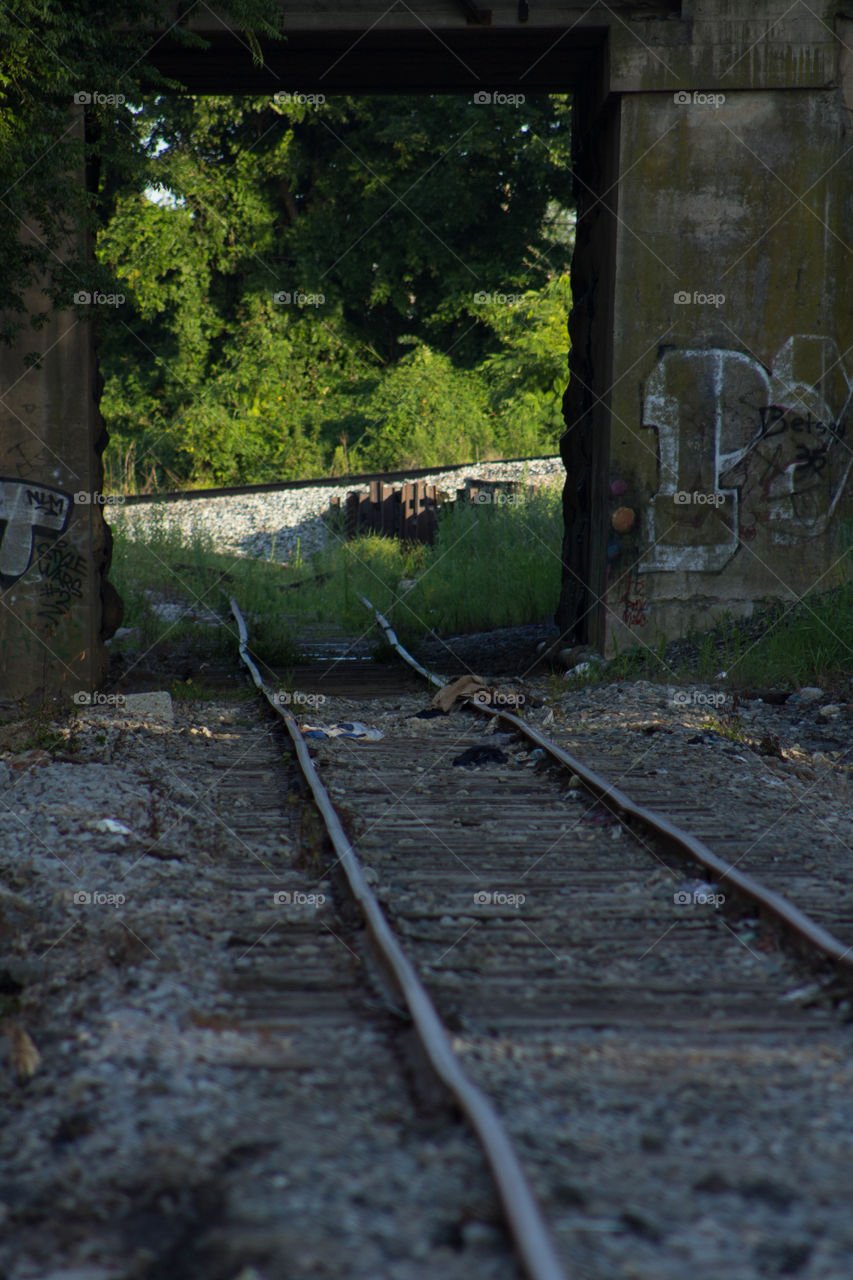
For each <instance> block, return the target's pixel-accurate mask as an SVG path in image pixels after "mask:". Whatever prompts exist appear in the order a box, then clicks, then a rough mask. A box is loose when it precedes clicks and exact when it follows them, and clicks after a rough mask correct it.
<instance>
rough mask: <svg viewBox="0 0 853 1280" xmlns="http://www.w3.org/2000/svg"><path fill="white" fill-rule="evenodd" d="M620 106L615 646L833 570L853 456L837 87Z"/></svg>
mask: <svg viewBox="0 0 853 1280" xmlns="http://www.w3.org/2000/svg"><path fill="white" fill-rule="evenodd" d="M619 116H620V172H621V175H622V176H621V177H620V180H619V189H618V220H617V224H616V230H615V234H614V243H613V255H614V263H615V288H614V295H613V313H612V314H613V337H614V341H613V366H612V370H611V371H610V375H609V377H608V378H606V379H605V385H607V387H608V390H609V410H610V413H609V417H610V443H609V474H608V476H607V478H606V479H607V482H609V485H610V486H615V491H614V490H613V489H611V492H610V493H609V494H607V500H608V503H609V509H610V514H611V517H612V515H614V514H615V512H616V511H617V510H618V508H620V507H621V508H629V509H630V512H631V513H632V515H633V523H631V520H630V519H629V518H626V517H625V516H624V513H623V515H622V520H621V523H622V524H623V526H624V527H623V528H621V529H620V528H611V529H610V531H609V535H608V537H609V547H608V551H609V555H608V559H607V565H608V570H607V571H608V575H609V576H608V585H607V616H606V644H607V646H608V648H609V649H611V650H612V648H613V646H614V644H617V645H618V646H619V647H620V648H624V647H625V646H626V645H628V644H636V643H640V644H649V645H652V644H656V643H657V642H658V641H659V640H660V639H661V638H662V637H666V638H668V639H669V638H673V637H674V636H678V635H682V634H684V632H685V631H686V630H687V629H689V628H691V627H694V626H695V627H701V626H707V625H709V624H710V623H711V622H712V621H713V620H714V618H715V617H719V616H721V615H722V614H723V613H724V612H728V613H731V614H734V615H748V614H749V613H750V612H751V611H752V608H753V606H754V604H755V602H757V601H771V600H787V601H794V600H797V599H799V598H800V597H802V596H803V595H805V594H806V593H807V592H808V591H810V590H812V589H823V590H825V589H827V588H829V587H831V586H832V585H834V584H835V583H837V582H838V581H839V580H840V579H841V578H843V577H844V576H845V575H846V574H847V573H848V571H849V565H848V561H847V556H846V550H847V548H846V546H845V544H844V540H843V533H842V531H843V521H844V517H845V516H847V517H848V518H849V516H850V514H851V502H850V485H849V477H850V473H851V463H853V294H851V288H850V281H851V278H853V247H852V246H853V192H851V187H850V184H849V182H848V181H847V176H848V175H849V156H847V157H846V158H845V153H846V152H847V151H848V149H849V146H850V136H849V134H848V133H847V132H846V131H845V126H846V124H847V119H846V111H845V108H844V104H843V101H842V97H841V94H840V93H839V92H838V90H837V89H833V88H828V89H802V90H801V89H798V88H792V89H788V88H772V89H765V90H742V89H735V90H733V91H732V90H727V91H725V92H723V91H715V90H707V91H705V90H695V91H688V90H684V91H675V92H637V93H626V94H623V95H621V96H620V99H619ZM619 523H620V520H619V519H618V518H617V520H616V524H617V525H618V524H619Z"/></svg>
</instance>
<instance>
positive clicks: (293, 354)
mask: <svg viewBox="0 0 853 1280" xmlns="http://www.w3.org/2000/svg"><path fill="white" fill-rule="evenodd" d="M568 121H569V107H568V102H567V100H566V99H565V97H560V96H559V95H552V96H550V97H549V96H546V95H542V96H540V97H537V98H531V99H529V100H528V103H527V104H526V105H525V109H524V112H523V113H521V112H519V111H518V110H517V109H516V108H514V107H507V108H505V109H495V110H486V111H484V110H483V108H481V107H479V106H475V105H474V104H473V103H472V102H470V101H469V100H466V99H463V98H462V97H435V96H428V97H418V98H400V97H391V98H386V97H381V98H359V99H353V98H346V97H341V98H334V99H332V100H330V101H328V102H326V103H325V104H322V105H320V106H316V107H312V106H310V105H307V104H306V103H304V102H300V101H298V100H296V99H291V100H290V101H288V102H277V101H275V100H274V99H270V98H263V99H262V98H244V99H233V98H227V99H225V98H203V99H199V98H169V97H166V96H158V97H155V98H153V99H150V100H147V101H146V102H145V103H144V106H143V107H142V108H141V109H140V111H139V112H138V115H137V119H136V126H135V127H136V129H137V133H138V135H139V138H140V139H141V140H142V144H143V145H144V148H145V150H146V154H147V157H148V164H149V170H148V173H149V181H150V183H151V188H149V195H150V194H152V193H153V192H152V189H153V188H154V187H156V188H157V189H158V190H159V191H160V196H159V197H158V198H160V199H161V201H162V203H161V204H160V205H155V204H152V203H151V200H150V199H147V198H145V197H144V196H142V195H141V194H140V193H139V192H138V191H134V192H127V193H126V194H125V195H123V196H122V197H121V199H120V200H119V201H118V204H117V208H116V212H115V215H114V216H113V218H112V219H111V220H110V222H109V225H108V226H107V228H106V230H105V232H104V233H103V234H102V236H101V237H100V240H99V244H98V256H99V259H100V261H101V264H102V267H103V269H104V270H105V271H109V272H110V273H111V274H112V275H113V276H114V277H115V279H117V280H118V281H120V283H121V288H122V290H123V291H124V292H125V294H126V296H127V298H128V305H127V306H126V307H125V308H124V309H123V314H122V315H121V316H119V317H117V318H116V320H115V321H114V322H113V323H111V324H110V325H109V326H104V330H103V333H102V337H101V362H102V367H103V368H104V371H105V373H106V375H107V386H106V393H105V396H104V400H103V406H102V407H103V412H104V414H105V417H106V418H107V421H108V424H109V425H110V429H111V431H112V432H113V436H114V440H115V444H114V451H113V458H114V460H115V461H114V463H113V464H110V461H109V458H108V465H112V466H113V470H112V472H111V476H112V478H113V480H114V482H115V483H131V484H132V483H133V480H132V479H131V477H134V478H135V481H136V483H137V484H139V483H142V482H143V481H145V482H147V483H149V484H150V483H151V480H152V479H153V481H154V483H155V485H156V484H161V485H166V486H168V487H175V486H176V485H177V484H179V483H191V484H209V483H227V482H240V481H262V480H267V479H281V478H287V477H298V476H306V475H310V474H312V473H313V474H318V473H322V472H323V471H332V472H333V473H339V472H342V471H343V472H345V471H348V470H349V471H351V470H355V469H359V468H362V469H363V468H380V467H397V466H407V465H433V464H434V463H435V464H437V465H440V464H442V463H449V462H451V461H456V460H459V461H465V460H467V459H469V458H471V459H473V458H476V457H478V456H480V457H481V456H484V455H489V454H491V456H496V455H497V456H499V455H502V454H503V455H505V454H506V453H508V452H509V453H514V454H518V453H524V452H528V451H530V452H537V451H539V450H541V449H543V448H555V447H556V439H557V435H558V433H559V431H560V429H561V426H562V421H561V418H560V400H561V395H562V390H563V385H564V383H565V380H566V374H565V369H566V365H565V359H566V347H567V338H566V317H567V313H568V285H567V279H566V276H565V270H566V266H567V262H568V256H569V253H570V245H571V234H572V233H571V219H570V217H569V215H568V214H567V211H566V209H565V208H564V207H563V205H561V204H560V203H559V200H558V199H556V198H555V197H554V194H553V192H554V191H555V190H559V192H560V193H561V195H562V196H564V197H565V198H566V199H567V198H568V193H567V191H566V189H565V188H566V181H567V173H566V171H565V170H564V169H563V164H564V161H565V152H566V148H567V146H568ZM483 293H486V294H487V295H488V297H490V298H492V297H495V296H503V295H505V294H507V293H509V294H510V295H513V296H514V295H518V296H519V297H523V305H522V306H520V307H517V308H508V307H507V306H505V305H501V304H500V303H495V304H494V305H493V306H492V305H486V306H484V305H482V304H481V302H480V301H479V297H480V295H482V294H483ZM283 296H285V297H286V298H287V299H288V300H287V302H286V303H283V302H282V301H281V299H282V297H283ZM306 297H307V298H308V299H310V301H308V302H302V303H300V301H297V300H298V299H305V298H306ZM276 299H279V301H277V300H276ZM356 300H357V301H356ZM510 311H512V313H513V314H510ZM516 312H517V314H516Z"/></svg>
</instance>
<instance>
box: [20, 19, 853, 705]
mask: <svg viewBox="0 0 853 1280" xmlns="http://www.w3.org/2000/svg"><path fill="white" fill-rule="evenodd" d="M836 7H837V6H835V5H834V4H833V3H831V2H830V0H819V3H817V4H815V3H811V4H810V5H809V6H806V5H805V4H798V3H795V4H793V5H791V6H788V7H783V8H780V7H779V6H778V5H773V4H771V3H770V2H769V0H754V3H753V4H752V6H751V12H750V14H749V16H748V17H746V18H744V17H742V16H740V14H742V11H743V7H742V6H739V5H736V4H734V3H732V2H730V0H682V3H660V4H642V3H637V4H632V5H626V4H611V5H610V6H608V7H604V6H602V7H600V8H599V7H592V8H587V9H583V8H582V7H578V6H572V7H565V6H564V7H562V8H561V9H556V8H550V9H544V8H543V9H539V7H538V6H537V5H536V4H535V3H532V4H531V5H530V8H529V11H528V16H527V21H524V22H523V21H520V16H521V15H522V14H523V10H522V9H521V8H520V6H519V5H518V4H517V3H516V4H512V5H499V6H496V7H494V8H492V9H491V10H485V9H480V8H479V7H478V6H476V5H474V4H473V3H457V4H451V3H443V4H436V5H434V6H433V7H432V9H431V10H429V11H420V12H419V14H417V15H416V14H415V13H414V11H413V10H411V9H409V8H408V7H406V6H397V7H392V8H391V9H389V10H387V11H384V13H383V11H382V10H370V9H369V7H368V6H367V5H365V4H362V5H359V4H355V5H350V6H345V7H344V8H343V9H342V8H341V7H340V6H338V7H336V8H335V9H334V10H332V9H328V10H327V9H326V8H325V6H323V5H320V4H317V5H313V6H311V5H306V7H305V8H304V9H303V10H302V11H293V10H290V9H288V10H287V13H286V22H285V27H284V29H285V33H286V36H287V39H286V41H285V42H284V43H282V44H281V45H276V46H274V47H269V48H265V49H264V64H263V65H262V66H260V65H257V64H256V63H255V62H254V61H253V59H252V57H251V56H250V53H249V50H248V47H247V44H246V41H245V40H244V39H243V38H242V37H241V36H240V35H239V34H235V33H233V32H231V31H230V30H229V29H228V28H227V27H225V26H224V24H222V23H220V22H218V21H215V20H213V19H211V20H210V25H209V26H208V28H207V29H205V28H204V22H203V20H201V19H199V24H200V25H199V30H200V31H201V33H202V34H203V35H204V36H205V39H206V40H207V41H208V48H207V50H206V51H198V50H189V49H187V48H186V47H185V46H182V45H181V44H180V43H179V42H177V41H176V40H174V39H173V38H171V37H169V36H168V35H166V36H163V37H162V38H159V39H158V42H157V44H156V47H155V50H154V52H153V54H152V59H153V60H154V61H155V62H156V64H157V66H158V67H159V69H160V70H161V71H162V72H163V73H165V74H167V75H169V76H172V77H174V78H175V79H177V80H180V81H181V82H182V83H183V84H184V85H185V86H186V89H187V91H189V92H194V93H206V92H210V93H214V92H215V93H217V94H222V93H228V92H234V93H238V92H239V93H265V92H270V93H274V92H276V91H278V90H290V91H301V92H306V93H308V92H323V93H335V92H347V93H356V92H370V93H376V92H381V91H387V92H402V91H405V92H414V91H423V92H467V93H473V92H477V91H484V90H485V91H488V90H493V91H494V90H501V91H506V92H533V91H535V90H539V91H541V90H551V91H559V92H567V91H571V92H572V93H573V94H574V95H575V99H574V100H575V110H574V119H575V139H574V161H573V173H574V180H575V191H576V195H577V200H578V224H577V243H576V250H575V255H574V261H573V267H572V293H573V311H572V315H571V318H570V322H569V329H570V336H571V357H570V370H571V377H570V382H569V387H568V390H567V393H566V397H565V401H564V410H565V416H566V431H565V434H564V436H563V439H562V442H561V452H562V455H563V459H564V461H565V464H566V468H567V481H566V487H565V495H564V511H565V529H566V532H565V539H564V544H563V555H562V561H563V566H562V591H561V597H560V602H559V607H558V618H559V620H560V623H561V626H562V627H563V628H564V629H565V632H566V635H567V638H568V639H571V640H573V641H580V640H590V641H592V642H593V643H595V644H597V645H598V646H600V647H601V648H602V649H604V650H612V648H613V647H614V645H616V644H618V645H619V647H620V648H624V647H625V646H626V645H630V644H640V645H648V644H651V643H657V642H658V640H659V639H660V636H661V635H666V636H667V637H668V638H672V637H674V636H676V635H678V634H682V633H683V632H684V631H685V630H686V629H687V628H688V627H690V626H691V625H694V624H701V623H707V622H709V621H710V620H711V619H712V617H713V615H714V613H715V612H722V611H723V610H728V611H730V612H732V613H736V614H737V613H748V612H749V611H750V610H751V609H752V608H753V607H754V604H755V602H756V601H757V600H762V599H779V598H785V599H794V598H797V597H798V596H800V595H801V594H803V593H804V592H805V591H807V590H809V589H810V588H812V587H814V586H818V585H819V586H822V587H828V586H830V585H832V584H833V582H834V581H835V580H837V579H838V578H839V576H840V575H841V574H842V573H843V572H844V560H845V548H844V545H843V543H842V541H841V535H840V530H841V528H842V525H843V523H844V521H845V519H847V520H849V518H850V517H851V515H852V514H853V510H851V499H850V485H849V472H850V463H851V459H853V453H851V449H850V439H851V431H850V425H851V403H853V399H851V390H852V389H853V302H851V296H853V295H851V291H850V288H849V280H850V273H851V252H853V249H852V248H851V246H853V187H851V184H850V183H849V180H848V175H849V163H848V161H847V160H845V156H846V154H847V152H848V151H849V149H850V147H851V144H853V69H852V68H853V21H851V20H848V19H842V18H838V17H837V16H836V13H835V10H836ZM738 11H740V13H739V12H738ZM78 127H81V128H82V127H83V119H82V116H81V117H80V119H79V121H78ZM33 306H34V310H35V309H36V302H35V299H34V304H33ZM35 346H38V347H40V348H41V349H42V350H43V351H44V352H45V356H44V360H43V363H42V368H41V370H40V371H35V370H29V369H27V368H25V366H24V364H23V354H24V351H25V350H32V349H33V348H34V347H35ZM0 382H2V387H3V389H4V394H3V396H2V407H0V411H2V417H0V425H1V426H2V433H3V434H2V439H0V462H2V466H0V484H2V486H3V488H2V500H3V505H2V508H0V510H2V513H3V516H2V518H3V519H5V525H4V526H3V540H2V543H0V585H2V588H3V590H4V594H3V597H2V603H3V605H4V608H3V610H2V613H0V699H3V698H10V697H26V698H31V699H37V698H40V697H44V696H46V695H50V694H55V693H57V692H61V693H63V694H65V695H69V694H71V693H73V692H74V691H75V690H78V689H86V690H91V689H93V688H94V687H96V686H97V684H98V683H99V681H100V680H102V678H103V675H104V672H105V668H106V660H105V652H106V651H105V650H104V647H103V638H104V636H105V634H106V631H107V630H108V628H109V621H110V612H111V609H110V605H111V601H110V594H109V590H108V588H106V587H105V565H106V562H107V558H108V552H107V538H106V532H105V525H104V521H103V518H102V514H101V508H100V507H99V506H98V505H97V504H96V503H92V502H91V501H90V502H88V503H87V502H85V501H83V502H79V501H78V502H75V501H74V495H75V493H78V492H80V491H82V492H84V493H88V494H90V495H91V494H93V493H94V494H95V495H96V496H97V493H98V491H99V487H100V480H101V470H100V461H99V449H100V447H101V446H102V443H103V436H102V427H101V423H100V419H99V416H98V412H97V399H96V388H97V370H96V365H95V360H94V354H93V350H92V337H91V333H90V332H89V327H88V325H86V324H85V323H79V322H77V320H76V318H73V319H72V317H71V316H70V315H67V314H61V313H60V314H57V315H55V316H54V317H53V319H52V320H51V322H50V324H49V325H48V326H47V327H46V328H45V329H42V330H40V331H38V332H34V333H32V334H30V335H28V336H26V337H24V338H22V341H21V343H20V344H19V345H18V347H16V348H14V349H12V350H10V351H7V352H4V353H2V355H0Z"/></svg>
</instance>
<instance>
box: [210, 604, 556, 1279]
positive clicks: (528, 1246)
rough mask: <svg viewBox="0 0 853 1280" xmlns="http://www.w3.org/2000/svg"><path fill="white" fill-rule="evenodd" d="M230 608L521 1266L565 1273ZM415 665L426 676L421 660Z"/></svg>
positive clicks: (508, 1145)
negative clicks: (466, 1126) (463, 1120)
mask: <svg viewBox="0 0 853 1280" xmlns="http://www.w3.org/2000/svg"><path fill="white" fill-rule="evenodd" d="M371 607H372V606H371ZM231 612H232V614H233V615H234V619H235V621H236V623H237V627H238V631H239V635H240V658H241V659H242V661H243V663H244V664H245V665H246V667H247V668H248V670H249V673H250V675H251V677H252V680H253V682H254V684H255V687H256V688H257V689H258V691H259V692H260V693H261V694H263V696H264V698H265V699H266V701H267V703H268V704H269V706H270V707H271V708H272V710H273V711H274V712H275V713H276V715H278V716H279V717H280V719H282V720H283V721H284V724H285V726H286V728H287V731H288V733H289V734H290V738H291V740H292V742H293V745H294V748H295V750H296V755H297V758H298V760H299V763H300V766H301V768H302V772H303V774H304V775H305V778H306V781H307V782H308V785H309V787H310V788H311V793H312V795H313V797H314V802H315V804H316V805H317V808H318V809H319V810H320V813H321V814H322V816H323V821H324V822H325V824H326V829H327V831H328V833H329V837H330V839H331V841H332V844H333V846H334V849H335V853H336V854H337V857H338V860H339V861H340V864H341V867H342V868H343V871H344V874H345V875H346V878H347V882H348V884H349V887H350V891H351V893H352V895H353V897H354V898H355V899H356V901H357V903H358V905H359V908H360V909H361V913H362V916H363V917H364V921H365V924H366V926H367V929H368V931H369V933H370V936H371V938H372V940H373V942H374V944H375V945H376V946H377V947H378V949H379V953H380V955H381V956H382V958H383V961H384V962H385V964H386V965H387V966H388V969H389V971H390V973H391V974H392V976H393V978H394V981H395V982H396V984H397V986H398V988H399V990H400V992H401V993H402V996H403V999H404V1000H405V1003H406V1006H407V1008H408V1010H409V1013H410V1014H411V1017H412V1022H413V1024H414V1026H415V1028H416V1030H417V1033H418V1036H419V1038H420V1041H421V1044H422V1045H423V1048H424V1052H425V1053H426V1056H427V1058H428V1060H429V1063H430V1065H431V1066H432V1069H433V1070H434V1071H435V1073H436V1075H437V1076H438V1078H439V1079H440V1080H441V1081H442V1083H443V1084H444V1085H445V1086H446V1088H447V1089H448V1090H449V1091H450V1093H451V1094H452V1095H453V1097H454V1098H455V1099H456V1101H457V1102H458V1104H459V1106H460V1108H461V1109H462V1111H463V1112H464V1114H465V1115H466V1116H467V1118H468V1120H469V1121H470V1124H471V1127H472V1128H473V1130H474V1132H475V1134H476V1136H477V1138H478V1140H479V1142H480V1145H481V1147H482V1148H483V1151H484V1153H485V1157H486V1161H487V1163H488V1165H489V1169H490V1172H491V1175H492V1178H493V1179H494V1182H495V1185H496V1187H497V1190H498V1194H499V1196H500V1200H501V1204H502V1205H503V1210H504V1213H505V1215H506V1218H507V1222H508V1224H509V1228H510V1232H511V1235H512V1238H513V1242H514V1244H515V1247H516V1250H517V1252H518V1255H519V1259H520V1261H521V1264H522V1266H523V1268H524V1271H525V1273H526V1274H527V1276H528V1277H529V1280H565V1272H564V1271H563V1268H562V1266H561V1265H560V1262H559V1260H558V1258H557V1255H556V1252H555V1250H554V1245H553V1242H552V1240H551V1235H550V1232H549V1231H548V1227H547V1225H546V1223H545V1219H544V1217H543V1215H542V1211H541V1209H540V1208H539V1205H538V1204H537V1202H536V1199H535V1197H534V1195H533V1192H532V1190H531V1188H530V1185H529V1183H528V1182H527V1179H526V1177H525V1175H524V1171H523V1169H522V1167H521V1163H520V1161H519V1159H518V1156H517V1155H516V1153H515V1149H514V1147H513V1145H512V1142H511V1141H510V1138H509V1135H508V1134H507V1132H506V1130H505V1129H504V1127H503V1124H502V1123H501V1120H500V1118H499V1116H498V1114H497V1112H496V1111H495V1109H494V1107H493V1106H492V1104H491V1102H490V1100H489V1099H488V1098H487V1096H486V1095H485V1094H484V1093H483V1092H482V1090H481V1089H479V1088H478V1087H477V1085H475V1084H474V1083H473V1082H472V1081H471V1080H469V1079H468V1077H467V1076H466V1075H465V1072H464V1071H463V1070H462V1067H461V1066H460V1065H459V1060H458V1059H457V1057H456V1054H455V1053H454V1052H453V1048H452V1045H451V1041H450V1038H449V1036H448V1033H447V1031H446V1029H445V1027H444V1024H443V1023H442V1021H441V1019H440V1017H439V1015H438V1013H437V1012H436V1009H435V1006H434V1005H433V1003H432V1000H431V999H430V997H429V995H428V993H427V991H426V988H425V987H424V986H423V984H422V982H421V980H420V978H419V977H418V975H417V973H416V972H415V969H414V967H413V966H412V963H411V961H410V960H409V958H408V956H407V955H406V953H405V952H404V951H403V949H402V947H401V946H400V944H399V942H398V941H397V938H396V936H395V935H394V932H393V930H392V929H391V926H390V924H389V923H388V921H387V919H386V918H385V915H384V913H383V911H382V908H381V907H380V905H379V902H378V900H377V899H376V897H375V895H374V893H373V891H372V890H371V889H370V887H369V885H368V883H367V880H366V879H365V876H364V871H363V869H362V866H361V863H360V862H359V860H358V857H357V856H356V853H355V850H354V849H353V846H352V844H351V842H350V840H349V838H348V836H347V834H346V832H345V831H344V828H343V826H342V825H341V822H340V819H339V818H338V815H337V813H336V812H335V809H334V807H333V805H332V802H331V799H330V797H329V793H328V792H327V791H326V788H325V787H324V786H323V783H322V782H321V781H320V778H319V776H318V774H317V771H316V769H315V768H314V762H313V761H312V759H311V756H310V754H309V752H308V748H307V747H306V745H305V741H304V739H303V737H302V734H301V733H300V731H299V725H298V724H297V722H296V719H295V717H294V716H293V715H292V714H291V712H289V711H288V710H287V709H286V707H283V706H280V705H279V704H278V703H277V701H276V700H275V697H274V696H273V695H271V694H270V692H269V690H268V689H267V687H266V685H265V684H264V681H263V678H262V677H261V674H260V672H259V671H258V668H257V666H256V664H255V663H254V661H253V660H252V657H251V655H250V653H249V649H248V633H247V631H246V623H245V621H244V619H243V615H242V613H241V612H240V609H239V607H238V605H237V602H236V600H234V599H233V598H232V600H231ZM387 625H388V624H387V622H386V626H387ZM388 629H389V630H390V627H388ZM392 634H393V633H392ZM395 640H396V637H395ZM400 647H402V646H400ZM410 656H411V655H410ZM412 661H414V659H412ZM420 670H421V673H422V674H426V675H427V676H428V673H427V672H426V671H425V669H424V668H420Z"/></svg>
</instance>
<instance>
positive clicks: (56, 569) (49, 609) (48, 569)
mask: <svg viewBox="0 0 853 1280" xmlns="http://www.w3.org/2000/svg"><path fill="white" fill-rule="evenodd" d="M35 558H36V563H37V564H38V567H39V577H40V581H39V588H38V593H39V606H38V619H39V622H40V623H41V624H42V630H44V629H47V630H48V631H52V630H53V629H54V628H55V627H56V624H57V623H58V622H59V621H60V620H61V619H62V618H64V617H66V616H67V614H68V613H70V611H71V607H72V605H73V603H74V601H75V600H80V599H82V596H83V582H84V578H85V573H86V561H85V558H84V557H83V556H82V555H80V553H79V552H78V551H77V550H76V548H75V547H73V546H71V545H70V544H69V543H68V542H67V541H66V539H65V538H59V539H58V540H56V541H54V540H53V539H44V538H37V539H36V543H35Z"/></svg>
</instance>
